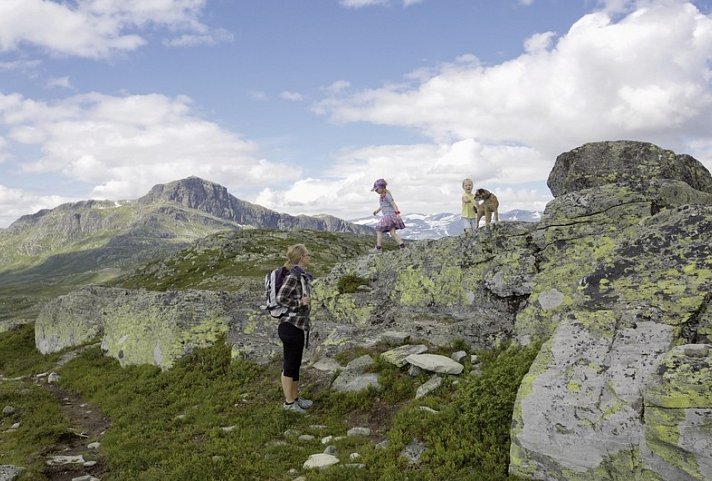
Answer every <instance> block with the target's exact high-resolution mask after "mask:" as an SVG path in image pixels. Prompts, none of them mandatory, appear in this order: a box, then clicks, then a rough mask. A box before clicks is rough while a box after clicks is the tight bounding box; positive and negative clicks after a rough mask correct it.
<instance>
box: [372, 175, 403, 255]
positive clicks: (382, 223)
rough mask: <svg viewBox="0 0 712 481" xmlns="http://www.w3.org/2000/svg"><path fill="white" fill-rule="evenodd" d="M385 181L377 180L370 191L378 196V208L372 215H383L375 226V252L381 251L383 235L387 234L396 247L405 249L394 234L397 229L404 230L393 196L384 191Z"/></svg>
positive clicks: (398, 237)
mask: <svg viewBox="0 0 712 481" xmlns="http://www.w3.org/2000/svg"><path fill="white" fill-rule="evenodd" d="M387 185H388V184H387V183H386V181H385V179H377V180H376V181H375V182H374V183H373V189H371V190H372V191H374V192H376V193H378V195H379V196H380V207H379V208H378V209H376V210H374V211H373V215H377V214H378V213H379V212H380V213H381V214H383V217H381V220H379V221H378V224H376V251H379V252H380V250H381V248H382V247H381V244H382V242H383V233H384V232H389V233H390V234H391V237H392V238H393V240H395V241H396V242H397V243H398V247H400V248H401V249H403V248H405V244H404V243H403V241H402V240H401V238H400V236H399V235H398V234H397V233H396V230H398V229H405V224H404V223H403V219H401V216H400V210H399V209H398V206H397V205H396V202H395V201H394V200H393V196H392V195H391V193H390V192H389V191H388V189H386V186H387Z"/></svg>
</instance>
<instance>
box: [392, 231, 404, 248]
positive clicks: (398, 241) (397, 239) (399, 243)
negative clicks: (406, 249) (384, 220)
mask: <svg viewBox="0 0 712 481" xmlns="http://www.w3.org/2000/svg"><path fill="white" fill-rule="evenodd" d="M390 234H391V237H392V238H393V240H394V241H396V242H397V243H398V245H401V244H402V243H403V241H402V240H401V238H400V236H399V235H398V234H397V233H396V230H395V229H391V231H390Z"/></svg>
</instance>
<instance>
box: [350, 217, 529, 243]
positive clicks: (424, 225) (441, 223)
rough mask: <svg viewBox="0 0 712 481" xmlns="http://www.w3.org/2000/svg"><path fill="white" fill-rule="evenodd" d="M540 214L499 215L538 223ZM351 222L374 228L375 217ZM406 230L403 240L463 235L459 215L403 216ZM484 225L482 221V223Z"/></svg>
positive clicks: (512, 219)
mask: <svg viewBox="0 0 712 481" xmlns="http://www.w3.org/2000/svg"><path fill="white" fill-rule="evenodd" d="M541 214H542V213H541V212H538V211H528V210H512V211H509V212H503V213H500V214H499V220H500V221H522V222H538V221H539V219H541ZM351 222H353V223H355V224H360V225H364V226H370V227H375V226H376V224H377V223H378V218H377V217H361V218H358V219H354V220H352V221H351ZM403 222H405V226H406V228H405V229H403V230H402V231H400V232H399V234H400V236H401V237H403V238H404V239H412V240H420V239H441V238H443V237H450V236H455V235H460V234H462V233H463V226H462V221H461V219H460V215H459V214H450V213H446V212H444V213H440V214H432V215H425V214H407V215H404V216H403ZM482 225H484V221H482Z"/></svg>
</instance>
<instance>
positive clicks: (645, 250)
mask: <svg viewBox="0 0 712 481" xmlns="http://www.w3.org/2000/svg"><path fill="white" fill-rule="evenodd" d="M625 230H627V235H626V236H624V237H620V238H617V239H616V238H612V237H608V236H605V233H603V234H604V235H603V236H602V239H606V238H607V239H608V240H606V241H605V242H602V243H601V245H600V249H601V252H599V253H596V254H595V255H594V256H593V257H595V265H594V266H593V267H591V264H590V262H589V263H588V264H583V265H581V266H579V270H578V271H577V272H576V275H575V277H573V278H570V279H569V282H570V284H573V285H576V287H575V288H570V289H568V290H566V294H565V296H564V297H565V302H563V301H562V303H561V306H560V309H559V310H558V311H557V313H558V318H557V322H556V323H550V324H549V328H550V329H552V331H553V335H552V336H551V337H550V338H548V340H547V341H546V343H545V344H544V345H543V347H542V349H541V351H540V353H539V355H538V356H537V358H536V359H535V361H534V363H533V364H532V367H531V369H530V371H529V373H528V374H527V376H526V377H525V379H524V381H523V383H522V385H521V386H520V389H519V393H518V396H517V401H516V405H515V412H514V421H513V428H512V446H511V464H510V472H512V473H513V474H516V475H519V476H522V477H524V478H527V479H548V480H561V481H563V480H567V481H574V480H609V479H610V480H615V479H688V478H670V477H667V476H666V474H665V473H666V472H667V471H663V470H662V469H657V468H656V466H658V465H659V463H658V465H656V464H654V463H651V462H649V460H650V459H652V456H650V455H649V454H647V453H648V451H649V449H650V446H649V443H648V442H646V440H650V439H652V438H651V436H652V434H650V433H659V432H660V429H668V427H665V426H658V424H656V423H658V421H660V422H662V421H664V419H663V417H662V416H648V413H647V410H646V409H644V407H643V406H644V391H645V386H646V382H647V381H648V380H650V379H652V378H654V377H655V376H657V375H658V373H659V372H660V370H659V365H660V362H661V360H662V359H663V356H665V355H666V353H667V352H668V351H669V350H670V349H671V348H672V347H673V346H674V345H675V344H679V343H697V342H704V341H706V338H705V332H706V331H705V332H702V326H705V322H706V321H704V319H705V317H704V315H703V313H705V312H706V311H707V310H708V308H709V307H708V304H709V297H710V292H712V206H703V205H689V206H682V207H679V208H677V209H668V210H665V211H663V212H660V213H658V214H656V215H654V216H649V217H646V218H643V219H642V222H640V223H639V225H635V226H633V225H631V226H629V227H627V228H626V229H625ZM571 272H572V273H573V272H574V271H573V270H572V271H571ZM562 289H563V288H562ZM533 296H534V295H532V297H533ZM557 307H558V306H557ZM705 328H706V329H708V327H706V326H705ZM688 372H689V371H688ZM685 375H686V374H685V372H681V373H680V377H684V376H685ZM687 382H693V383H694V382H697V381H696V380H695V379H688V381H687ZM681 383H682V381H681ZM651 402H652V401H651ZM703 408H704V406H703ZM666 422H667V421H666ZM704 432H705V431H704V429H703V430H702V433H704ZM700 436H702V438H703V441H704V439H707V440H709V438H705V434H701V435H700ZM697 441H699V439H698V440H697ZM681 449H682V448H681ZM646 460H647V461H646ZM704 462H706V461H705V459H703V460H702V464H704ZM688 471H689V470H688ZM691 476H692V477H691V478H689V479H696V480H709V479H710V478H708V477H704V476H702V477H700V475H699V474H698V475H691ZM695 476H697V477H695Z"/></svg>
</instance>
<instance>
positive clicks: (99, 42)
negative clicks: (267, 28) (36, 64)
mask: <svg viewBox="0 0 712 481" xmlns="http://www.w3.org/2000/svg"><path fill="white" fill-rule="evenodd" d="M205 3H206V0H151V1H146V0H76V1H75V2H71V3H70V2H62V3H59V2H54V1H48V0H3V1H2V2H0V51H12V50H16V49H19V48H21V46H22V45H25V44H27V45H33V46H37V47H40V48H42V49H44V50H46V51H48V52H51V53H54V54H59V55H70V56H79V57H89V58H102V57H109V56H111V55H112V54H114V53H116V52H121V51H132V50H135V49H137V48H139V47H141V46H142V45H144V44H145V43H146V40H145V39H144V38H142V37H141V36H140V35H138V34H137V33H135V29H137V28H155V27H158V28H165V29H168V30H170V31H172V32H176V31H185V32H186V34H185V35H186V37H185V38H183V40H180V39H181V38H182V37H181V36H178V40H174V42H175V43H176V44H181V42H183V44H194V43H195V42H196V41H200V42H203V43H205V42H208V43H209V39H210V41H224V40H226V38H227V36H229V34H227V33H226V32H224V31H221V30H218V31H216V32H209V29H208V27H206V26H205V25H203V24H202V23H200V21H199V20H198V16H199V14H200V12H201V11H202V10H203V8H204V7H205ZM191 36H193V37H195V38H193V39H192V40H190V38H191Z"/></svg>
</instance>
